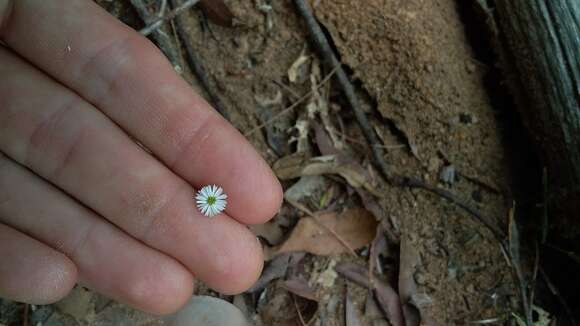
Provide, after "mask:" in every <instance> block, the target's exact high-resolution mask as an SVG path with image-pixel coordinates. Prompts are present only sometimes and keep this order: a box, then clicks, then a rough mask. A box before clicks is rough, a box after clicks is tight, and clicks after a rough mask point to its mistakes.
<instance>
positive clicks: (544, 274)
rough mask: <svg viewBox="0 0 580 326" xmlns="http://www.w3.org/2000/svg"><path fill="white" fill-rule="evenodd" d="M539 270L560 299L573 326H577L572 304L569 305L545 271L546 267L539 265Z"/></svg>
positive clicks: (553, 292)
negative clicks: (571, 307)
mask: <svg viewBox="0 0 580 326" xmlns="http://www.w3.org/2000/svg"><path fill="white" fill-rule="evenodd" d="M539 271H540V275H541V276H542V278H543V279H544V282H546V285H548V288H549V289H550V291H551V292H552V294H553V295H554V296H555V297H556V298H558V300H559V301H560V304H561V305H562V307H563V308H564V311H565V312H566V315H568V319H569V320H570V323H571V324H572V325H573V326H576V325H577V324H576V320H575V319H574V313H572V309H570V306H569V305H568V303H567V302H566V300H565V299H564V298H563V297H562V295H561V294H560V291H559V290H558V288H557V287H556V285H554V283H552V280H551V279H550V277H549V276H548V274H546V272H545V271H544V269H543V268H542V267H539Z"/></svg>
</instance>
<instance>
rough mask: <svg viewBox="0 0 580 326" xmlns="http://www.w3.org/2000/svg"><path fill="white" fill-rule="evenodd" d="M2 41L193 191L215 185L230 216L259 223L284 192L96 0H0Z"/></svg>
mask: <svg viewBox="0 0 580 326" xmlns="http://www.w3.org/2000/svg"><path fill="white" fill-rule="evenodd" d="M0 40H2V41H3V42H4V43H5V44H6V45H7V46H8V47H10V48H11V49H13V50H14V51H15V52H17V53H19V54H20V55H21V56H23V57H25V58H26V59H28V60H29V61H30V62H31V63H33V64H34V65H36V66H37V67H39V68H40V69H42V70H44V71H45V72H47V73H48V74H49V75H51V76H52V77H53V78H55V79H56V80H58V81H60V82H61V83H63V84H65V85H66V86H67V87H69V88H71V89H73V90H75V91H76V92H77V93H78V94H80V95H81V96H82V97H83V98H85V99H86V100H87V101H89V102H91V103H92V104H94V105H95V106H96V107H97V108H99V110H101V111H102V112H103V113H105V114H106V115H107V116H108V117H109V118H111V119H112V120H114V121H115V122H116V123H117V124H119V125H120V126H121V127H122V128H123V129H124V130H125V131H126V132H127V133H129V134H131V135H132V136H133V137H135V138H136V139H137V140H139V141H140V142H141V143H142V144H144V145H145V146H146V147H147V148H148V149H150V150H151V151H152V152H153V153H154V154H155V156H156V157H157V158H158V159H160V160H161V161H162V162H163V163H165V165H166V166H168V167H169V168H170V169H172V170H173V171H174V172H175V173H176V174H178V175H180V176H181V177H182V178H184V179H185V180H187V181H188V182H189V183H191V184H192V185H193V186H195V187H200V186H202V185H205V184H218V185H220V186H222V187H223V188H224V189H225V191H226V192H227V193H228V196H229V197H228V198H229V199H228V208H227V212H228V214H229V215H230V216H232V217H234V218H236V219H238V220H239V221H241V222H243V223H260V222H264V221H265V220H267V219H269V218H270V217H272V216H273V215H274V214H275V212H276V211H277V209H278V207H279V205H280V202H281V199H282V190H281V187H280V184H279V182H278V181H277V179H276V178H275V176H274V175H273V173H272V172H271V170H270V168H269V167H268V165H267V164H266V163H265V162H264V161H263V160H262V159H261V157H260V155H259V154H258V153H257V152H256V151H255V150H254V149H253V147H252V146H251V145H250V144H249V143H248V142H247V141H246V140H245V139H244V137H243V136H242V135H241V134H240V133H239V132H238V131H237V130H236V129H235V128H233V127H232V126H231V125H230V124H229V123H228V122H227V121H225V120H224V119H223V118H221V116H219V115H218V114H217V113H216V112H215V111H214V110H213V109H211V107H210V106H209V105H208V104H207V103H206V102H205V101H204V100H203V99H202V98H201V97H200V96H199V95H197V94H195V92H194V91H193V90H192V89H191V88H190V87H189V85H188V84H187V83H186V82H185V81H184V80H183V79H182V78H181V77H179V76H178V75H177V74H176V73H175V71H174V70H173V68H172V67H171V65H170V64H169V63H168V62H167V60H165V58H164V57H163V55H162V54H161V53H160V52H159V51H158V50H157V48H155V46H153V45H152V44H151V43H150V42H149V41H148V40H147V39H146V38H144V37H142V36H141V35H139V34H138V33H137V32H135V31H133V30H132V29H130V28H129V27H127V26H125V25H123V24H122V23H120V22H119V21H117V20H116V19H115V18H113V17H111V16H109V15H108V14H107V13H106V12H105V11H104V10H102V9H101V8H100V7H98V6H97V5H96V4H94V3H93V2H91V1H85V0H74V1H71V0H52V1H45V0H18V1H13V0H0Z"/></svg>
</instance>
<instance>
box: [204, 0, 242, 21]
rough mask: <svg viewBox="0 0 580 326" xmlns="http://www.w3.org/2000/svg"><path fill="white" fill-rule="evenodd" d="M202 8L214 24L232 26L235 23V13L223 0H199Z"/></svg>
mask: <svg viewBox="0 0 580 326" xmlns="http://www.w3.org/2000/svg"><path fill="white" fill-rule="evenodd" d="M199 5H200V6H201V9H202V10H203V12H204V13H205V14H206V15H207V18H209V20H211V21H212V22H213V23H214V24H217V25H220V26H223V27H232V26H233V25H234V14H232V12H231V10H230V8H228V6H226V4H225V3H224V2H223V0H201V1H200V2H199Z"/></svg>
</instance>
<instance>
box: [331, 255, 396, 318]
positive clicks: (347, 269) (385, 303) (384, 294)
mask: <svg viewBox="0 0 580 326" xmlns="http://www.w3.org/2000/svg"><path fill="white" fill-rule="evenodd" d="M335 269H336V271H337V272H338V274H340V275H341V276H343V277H345V278H346V279H348V280H350V281H352V282H355V283H357V284H358V285H360V286H364V287H366V288H369V287H371V285H372V287H373V291H374V293H375V296H376V298H377V300H378V302H379V303H380V305H381V307H382V308H383V311H384V312H385V314H386V317H387V318H388V319H389V321H390V322H391V324H392V325H394V326H405V325H406V324H405V318H404V316H403V310H402V305H401V300H400V298H399V295H398V294H397V292H396V291H395V290H394V289H393V287H391V286H390V285H389V284H387V283H385V282H384V281H382V280H381V279H379V278H374V280H373V282H372V283H371V280H370V278H369V271H368V269H367V268H365V267H364V266H361V265H359V264H355V263H342V264H340V265H338V266H336V268H335Z"/></svg>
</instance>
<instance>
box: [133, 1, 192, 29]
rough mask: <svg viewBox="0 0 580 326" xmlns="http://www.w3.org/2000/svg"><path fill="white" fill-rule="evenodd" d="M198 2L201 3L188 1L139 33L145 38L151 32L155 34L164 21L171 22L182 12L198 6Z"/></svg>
mask: <svg viewBox="0 0 580 326" xmlns="http://www.w3.org/2000/svg"><path fill="white" fill-rule="evenodd" d="M198 2H199V0H187V1H185V2H184V3H182V4H181V5H179V6H177V7H175V9H173V10H172V11H170V12H169V13H168V14H167V15H165V16H164V17H160V18H157V19H155V20H153V21H152V22H150V23H149V24H148V25H147V26H145V27H144V28H142V29H141V30H140V31H139V33H141V34H142V35H144V36H147V35H149V34H151V32H153V31H154V30H156V29H157V28H159V26H161V24H163V22H164V21H166V20H169V19H173V18H174V17H176V16H177V15H179V14H180V13H181V12H182V11H184V10H186V9H188V8H190V7H192V6H194V5H196V4H197V3H198Z"/></svg>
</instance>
